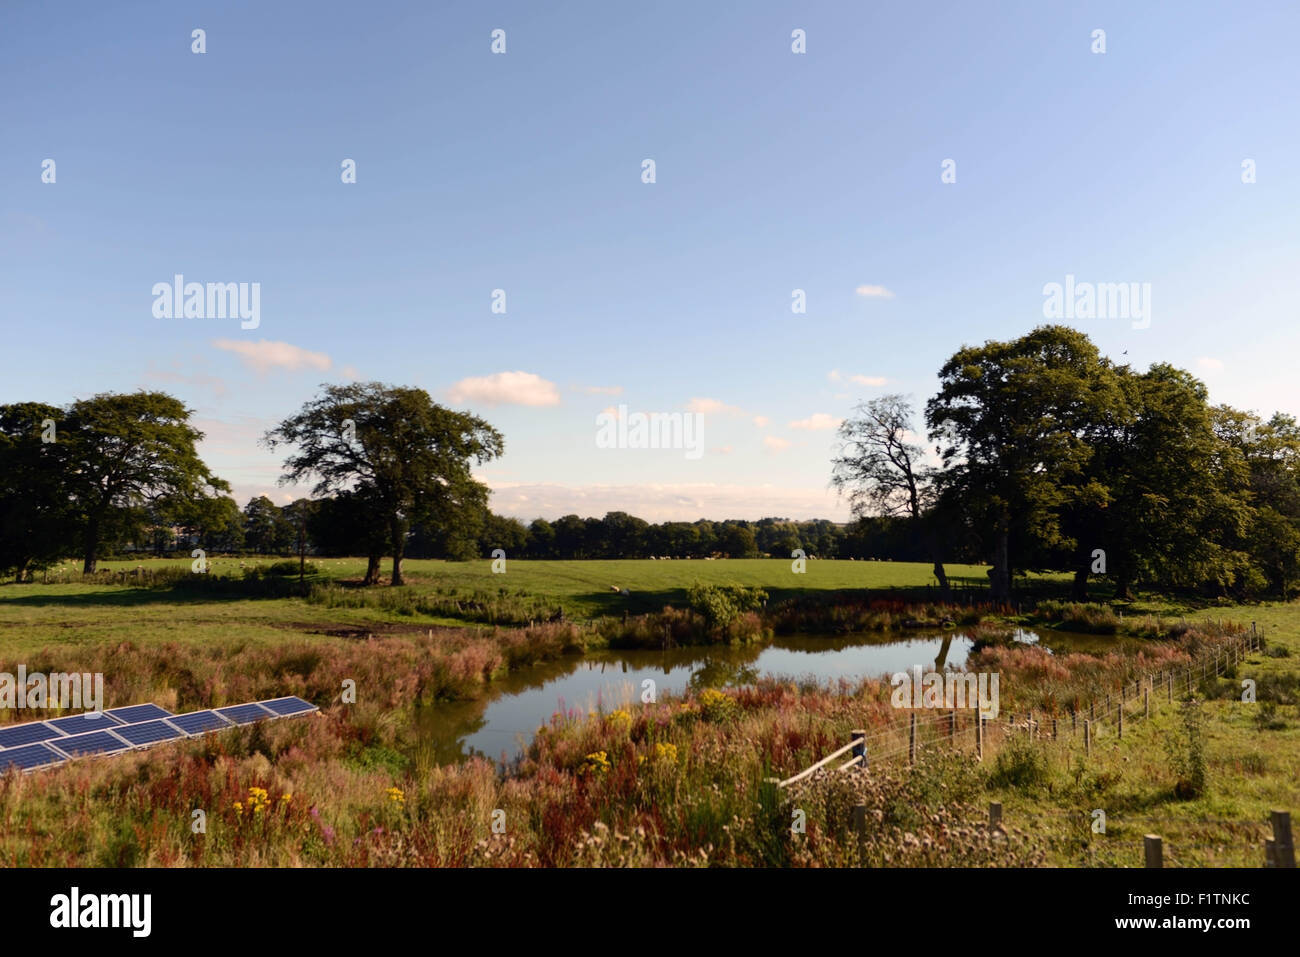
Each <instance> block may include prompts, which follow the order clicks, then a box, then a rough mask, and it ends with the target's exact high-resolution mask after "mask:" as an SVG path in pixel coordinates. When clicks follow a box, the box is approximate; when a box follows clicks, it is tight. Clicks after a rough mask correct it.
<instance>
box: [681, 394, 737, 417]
mask: <svg viewBox="0 0 1300 957" xmlns="http://www.w3.org/2000/svg"><path fill="white" fill-rule="evenodd" d="M686 411H687V412H702V413H704V414H705V415H744V414H745V413H744V410H743V409H740V408H737V407H736V406H734V405H727V403H725V402H722V401H720V400H718V399H700V398H694V399H691V400H690V401H689V402H687V403H686Z"/></svg>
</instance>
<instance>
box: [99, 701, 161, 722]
mask: <svg viewBox="0 0 1300 957" xmlns="http://www.w3.org/2000/svg"><path fill="white" fill-rule="evenodd" d="M104 714H111V715H112V716H113V717H114V718H117V720H118V721H122V722H125V723H126V724H139V723H140V722H141V721H156V720H157V719H158V718H170V717H171V716H172V713H171V712H170V711H168V710H167V709H166V708H160V707H158V706H157V705H156V704H133V705H129V706H128V707H125V708H109V709H108V710H107V711H105V712H104Z"/></svg>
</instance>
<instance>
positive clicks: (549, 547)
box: [525, 518, 555, 558]
mask: <svg viewBox="0 0 1300 957" xmlns="http://www.w3.org/2000/svg"><path fill="white" fill-rule="evenodd" d="M525 551H526V552H527V553H528V557H529V558H554V557H555V527H554V526H553V525H551V523H550V522H548V521H547V520H546V519H544V518H535V519H533V521H532V523H531V524H530V525H529V526H528V542H527V545H526V546H525Z"/></svg>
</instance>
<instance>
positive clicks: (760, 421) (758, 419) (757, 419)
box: [754, 415, 772, 429]
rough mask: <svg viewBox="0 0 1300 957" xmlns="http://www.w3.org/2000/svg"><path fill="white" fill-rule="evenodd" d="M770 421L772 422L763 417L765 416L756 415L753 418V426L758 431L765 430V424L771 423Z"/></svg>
mask: <svg viewBox="0 0 1300 957" xmlns="http://www.w3.org/2000/svg"><path fill="white" fill-rule="evenodd" d="M771 421H772V420H771V419H769V418H768V417H767V416H765V415H756V416H754V424H755V425H756V426H758V427H759V428H760V429H765V428H767V424H768V423H769V422H771Z"/></svg>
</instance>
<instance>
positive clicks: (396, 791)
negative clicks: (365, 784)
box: [384, 787, 406, 804]
mask: <svg viewBox="0 0 1300 957" xmlns="http://www.w3.org/2000/svg"><path fill="white" fill-rule="evenodd" d="M384 793H385V794H387V795H388V800H390V801H392V802H393V803H394V804H405V803H406V795H405V794H403V793H402V789H401V788H398V787H391V788H389V789H388V790H386V791H385V792H384Z"/></svg>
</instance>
